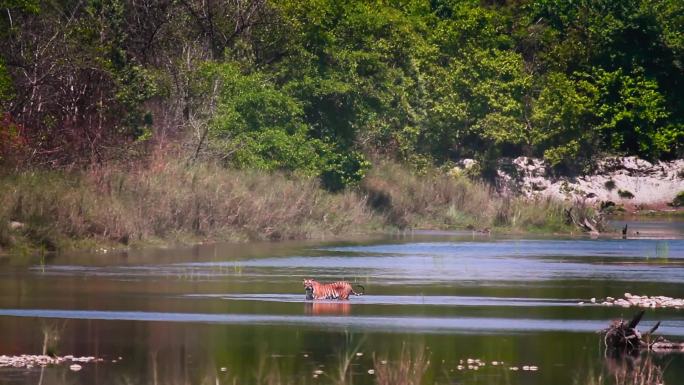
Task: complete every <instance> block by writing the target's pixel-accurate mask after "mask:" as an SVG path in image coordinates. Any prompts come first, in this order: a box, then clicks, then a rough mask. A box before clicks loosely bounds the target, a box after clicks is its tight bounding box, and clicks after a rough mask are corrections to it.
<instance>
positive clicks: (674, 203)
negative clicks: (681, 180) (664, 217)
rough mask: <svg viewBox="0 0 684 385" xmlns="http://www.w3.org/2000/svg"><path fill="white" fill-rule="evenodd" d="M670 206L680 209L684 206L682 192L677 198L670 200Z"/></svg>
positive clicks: (683, 192) (683, 193)
mask: <svg viewBox="0 0 684 385" xmlns="http://www.w3.org/2000/svg"><path fill="white" fill-rule="evenodd" d="M672 206H674V207H682V206H684V191H680V192H679V193H678V194H677V196H676V197H675V198H674V199H673V200H672Z"/></svg>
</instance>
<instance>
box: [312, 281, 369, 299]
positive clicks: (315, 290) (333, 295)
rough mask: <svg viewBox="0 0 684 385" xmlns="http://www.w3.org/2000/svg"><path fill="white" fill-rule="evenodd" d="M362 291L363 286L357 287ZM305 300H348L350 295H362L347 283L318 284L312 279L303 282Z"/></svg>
mask: <svg viewBox="0 0 684 385" xmlns="http://www.w3.org/2000/svg"><path fill="white" fill-rule="evenodd" d="M357 286H359V287H361V289H363V286H361V285H357ZM304 289H305V290H306V299H343V300H344V299H349V295H350V294H354V295H362V294H363V292H361V293H357V292H355V291H354V289H353V288H352V285H351V283H349V282H347V281H337V282H333V283H320V282H318V281H316V280H313V279H305V280H304Z"/></svg>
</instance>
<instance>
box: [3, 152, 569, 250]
mask: <svg viewBox="0 0 684 385" xmlns="http://www.w3.org/2000/svg"><path fill="white" fill-rule="evenodd" d="M179 158H181V159H182V158H183V157H182V156H170V155H167V156H163V157H155V158H153V159H152V160H150V161H148V162H146V163H144V166H135V167H134V166H128V167H124V166H121V165H109V166H92V167H91V168H89V169H88V170H86V171H67V170H63V171H23V172H18V173H11V174H8V175H5V176H0V189H2V191H3V192H4V193H3V195H2V196H1V197H0V223H2V224H3V225H2V226H0V247H5V248H7V247H8V246H9V247H10V248H13V249H15V250H16V249H19V250H21V249H22V248H25V249H26V250H30V249H33V248H35V247H38V248H41V249H44V250H48V251H52V250H60V249H64V248H69V247H70V246H73V245H72V241H78V242H79V244H81V245H80V246H82V243H83V242H86V244H87V243H88V242H89V241H90V242H91V244H100V243H103V242H105V243H115V244H119V245H131V244H139V243H141V242H150V241H155V240H162V241H166V242H168V241H176V240H183V239H185V240H190V241H197V240H221V239H233V240H240V239H242V240H255V239H295V238H299V239H302V238H320V237H323V236H328V235H340V234H351V233H355V232H356V233H360V232H370V231H377V230H379V229H382V228H402V229H403V228H439V229H473V230H480V231H487V232H488V231H489V229H490V228H501V229H506V230H530V229H532V230H534V229H543V230H546V231H564V230H568V229H570V227H568V226H567V225H566V224H565V223H564V218H563V207H564V206H563V204H561V203H558V202H555V201H551V200H542V201H534V202H529V201H526V200H523V199H522V198H521V199H518V198H506V197H501V196H499V195H497V194H496V192H495V191H493V190H492V189H491V188H489V187H488V185H486V184H485V183H483V182H478V181H472V180H470V179H468V178H466V177H454V176H450V175H447V174H443V173H439V172H437V171H435V172H432V173H428V174H417V173H415V172H413V171H411V170H407V169H405V168H402V167H401V166H399V165H397V164H394V163H381V164H380V165H379V166H377V167H376V168H375V169H373V170H372V171H371V172H370V174H369V175H368V176H367V177H366V178H365V179H364V180H363V181H362V184H361V185H360V186H359V187H358V188H356V189H347V190H345V191H343V192H338V193H331V192H329V191H326V190H325V189H323V188H321V187H320V185H319V182H318V180H317V179H316V178H312V177H305V176H300V175H297V174H291V173H290V174H285V173H279V172H264V171H250V170H235V169H230V168H225V167H223V166H219V165H215V164H213V163H208V162H204V163H202V162H200V163H197V164H192V165H186V164H184V163H185V162H182V161H179ZM136 164H140V163H136ZM12 222H19V223H21V224H22V226H21V227H16V228H14V229H11V228H10V226H8V225H7V224H10V223H12Z"/></svg>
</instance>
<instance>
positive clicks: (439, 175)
mask: <svg viewBox="0 0 684 385" xmlns="http://www.w3.org/2000/svg"><path fill="white" fill-rule="evenodd" d="M361 191H362V192H363V193H364V194H365V196H366V199H367V202H368V204H369V206H370V207H372V208H373V209H374V210H376V211H377V212H379V213H381V214H382V215H384V217H385V222H386V223H388V224H391V225H394V226H397V227H401V228H403V227H412V228H416V227H418V228H441V229H444V228H469V229H479V230H483V229H491V228H504V229H506V230H537V231H554V232H558V231H568V230H569V229H570V227H569V226H568V225H566V223H565V222H566V221H565V216H564V212H563V209H564V208H565V207H566V204H564V203H561V202H558V201H554V200H551V199H538V200H529V199H524V198H516V197H506V196H500V195H499V194H497V193H496V192H495V191H494V189H493V188H492V187H491V186H490V185H489V184H487V183H485V182H481V181H473V180H471V179H469V178H467V177H465V176H461V177H458V176H452V175H449V174H448V173H444V172H441V171H440V170H438V169H433V170H430V171H428V172H427V173H423V174H419V173H415V172H412V171H411V170H410V169H407V168H406V167H403V166H402V165H399V164H396V163H380V164H379V165H377V166H376V167H375V168H374V169H373V170H371V172H370V173H369V175H368V176H367V177H366V178H365V180H364V181H363V182H362V185H361Z"/></svg>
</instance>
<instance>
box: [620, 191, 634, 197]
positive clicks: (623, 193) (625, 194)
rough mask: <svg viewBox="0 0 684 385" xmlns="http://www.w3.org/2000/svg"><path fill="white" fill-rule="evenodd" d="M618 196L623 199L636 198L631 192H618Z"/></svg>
mask: <svg viewBox="0 0 684 385" xmlns="http://www.w3.org/2000/svg"><path fill="white" fill-rule="evenodd" d="M618 196H620V198H622V199H632V198H634V194H632V192H631V191H629V190H618Z"/></svg>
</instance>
